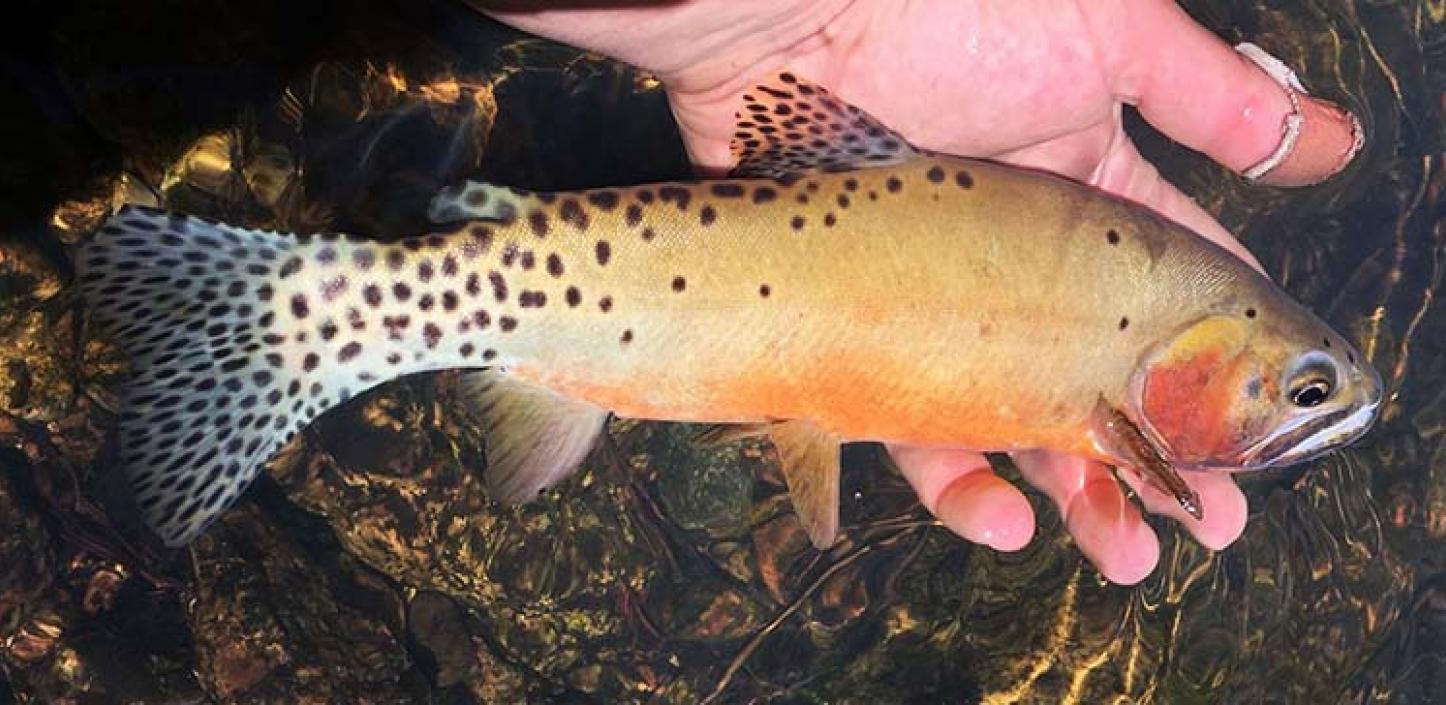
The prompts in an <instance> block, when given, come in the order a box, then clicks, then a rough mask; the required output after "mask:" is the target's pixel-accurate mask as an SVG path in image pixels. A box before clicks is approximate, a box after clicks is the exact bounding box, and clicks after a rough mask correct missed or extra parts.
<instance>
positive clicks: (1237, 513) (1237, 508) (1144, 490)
mask: <svg viewBox="0 0 1446 705" xmlns="http://www.w3.org/2000/svg"><path fill="white" fill-rule="evenodd" d="M1120 475H1121V476H1122V477H1123V478H1124V480H1125V482H1127V483H1129V485H1130V487H1132V488H1134V490H1135V492H1137V493H1139V495H1140V500H1141V501H1143V502H1144V504H1145V509H1147V510H1149V512H1150V513H1151V514H1159V515H1161V516H1167V517H1170V518H1171V519H1174V520H1175V521H1177V522H1179V524H1180V525H1181V526H1183V527H1185V530H1187V531H1189V532H1190V535H1191V536H1194V537H1195V540H1196V541H1199V542H1200V544H1201V545H1202V546H1205V547H1206V548H1209V549H1211V550H1214V551H1218V550H1220V549H1223V548H1225V547H1226V546H1229V545H1230V544H1232V543H1234V542H1235V540H1236V539H1238V538H1240V534H1241V533H1243V532H1244V531H1245V520H1246V519H1247V518H1248V516H1249V505H1248V503H1247V502H1246V501H1245V494H1244V493H1242V492H1241V491H1240V488H1239V487H1236V486H1235V480H1234V479H1233V478H1231V477H1230V475H1229V474H1226V473H1205V472H1182V473H1180V477H1181V478H1183V479H1184V480H1185V483H1186V484H1188V485H1190V488H1191V489H1193V490H1195V492H1196V494H1198V495H1199V496H1200V506H1201V508H1202V509H1203V510H1204V512H1205V516H1204V519H1201V520H1197V519H1195V517H1192V516H1190V514H1189V513H1188V512H1186V511H1185V509H1184V507H1181V506H1180V503H1179V502H1178V501H1176V500H1175V498H1174V497H1173V496H1172V495H1170V494H1167V493H1165V492H1163V491H1161V490H1159V489H1158V488H1156V487H1155V486H1154V485H1152V484H1150V483H1149V482H1147V481H1145V479H1144V478H1143V477H1141V476H1140V475H1139V474H1138V473H1135V472H1122V473H1120Z"/></svg>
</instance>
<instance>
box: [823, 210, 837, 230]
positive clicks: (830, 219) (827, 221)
mask: <svg viewBox="0 0 1446 705" xmlns="http://www.w3.org/2000/svg"><path fill="white" fill-rule="evenodd" d="M837 222H838V218H836V217H834V214H832V213H826V214H824V216H823V225H824V227H827V228H832V227H833V226H834V223H837Z"/></svg>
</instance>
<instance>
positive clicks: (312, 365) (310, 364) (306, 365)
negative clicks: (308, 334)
mask: <svg viewBox="0 0 1446 705" xmlns="http://www.w3.org/2000/svg"><path fill="white" fill-rule="evenodd" d="M319 364H321V358H320V357H318V356H317V354H316V353H307V354H306V357H305V358H304V359H303V360H302V361H301V370H302V371H303V372H310V371H312V370H314V369H316V366H317V365H319Z"/></svg>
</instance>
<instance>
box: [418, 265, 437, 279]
mask: <svg viewBox="0 0 1446 705" xmlns="http://www.w3.org/2000/svg"><path fill="white" fill-rule="evenodd" d="M434 273H435V271H434V270H433V269H432V261H431V260H423V261H422V263H421V264H418V265H417V279H420V280H421V281H422V282H429V281H432V275H433V274H434Z"/></svg>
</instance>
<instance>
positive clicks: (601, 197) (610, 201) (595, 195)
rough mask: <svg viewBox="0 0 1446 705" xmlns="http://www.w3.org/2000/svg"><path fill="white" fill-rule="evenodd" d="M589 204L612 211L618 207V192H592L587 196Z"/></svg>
mask: <svg viewBox="0 0 1446 705" xmlns="http://www.w3.org/2000/svg"><path fill="white" fill-rule="evenodd" d="M587 202H588V203H591V204H593V205H594V206H597V207H598V208H601V209H602V210H605V211H610V210H612V209H614V208H616V207H617V205H618V192H617V191H612V190H605V191H592V192H590V193H588V195H587Z"/></svg>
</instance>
